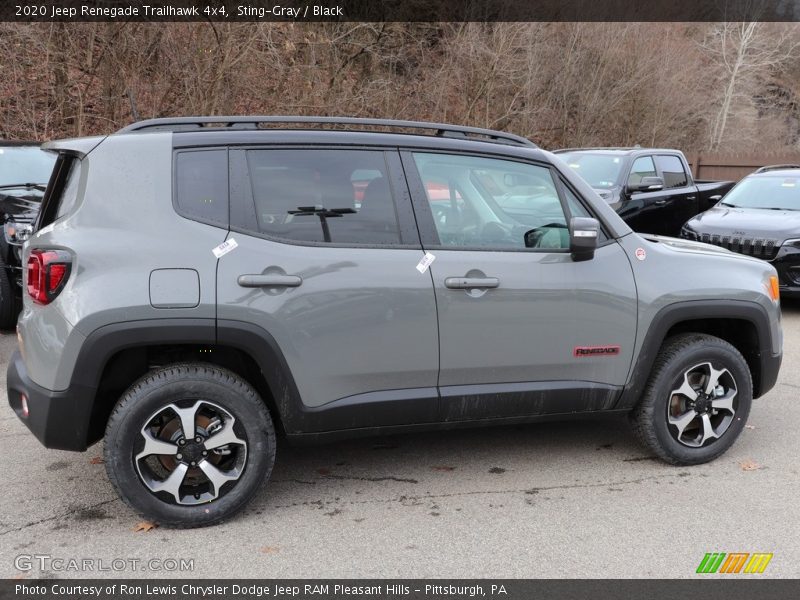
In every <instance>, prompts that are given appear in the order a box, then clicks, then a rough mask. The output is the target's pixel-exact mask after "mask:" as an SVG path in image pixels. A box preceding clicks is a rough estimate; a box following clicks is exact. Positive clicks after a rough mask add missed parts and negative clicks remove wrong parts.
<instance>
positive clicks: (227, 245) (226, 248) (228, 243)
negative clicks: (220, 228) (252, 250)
mask: <svg viewBox="0 0 800 600" xmlns="http://www.w3.org/2000/svg"><path fill="white" fill-rule="evenodd" d="M238 245H239V244H237V243H236V240H235V239H233V238H231V239H229V240H225V241H224V242H222V243H221V244H220V245H219V246H217V247H216V248H212V249H211V251H212V252H213V253H214V256H216V257H217V258H222V257H223V256H225V255H226V254H227V253H228V252H230V251H231V250H233V249H235V248H236V247H237V246H238Z"/></svg>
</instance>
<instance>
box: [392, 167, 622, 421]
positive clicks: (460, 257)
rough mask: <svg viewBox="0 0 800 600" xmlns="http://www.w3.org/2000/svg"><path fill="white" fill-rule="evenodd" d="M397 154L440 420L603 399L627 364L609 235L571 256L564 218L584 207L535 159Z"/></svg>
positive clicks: (603, 402)
mask: <svg viewBox="0 0 800 600" xmlns="http://www.w3.org/2000/svg"><path fill="white" fill-rule="evenodd" d="M403 164H404V167H405V169H406V173H407V175H408V176H409V182H410V187H411V191H412V195H413V198H414V202H415V208H416V214H417V218H418V222H419V226H420V231H421V232H422V235H423V242H424V245H425V248H426V250H428V251H429V252H431V253H432V254H433V255H434V256H435V257H436V258H435V260H434V262H433V263H432V264H431V265H430V272H431V273H432V275H433V282H434V288H435V290H436V299H437V304H438V311H439V332H440V362H441V369H440V373H439V386H440V388H439V391H440V394H441V403H442V419H443V420H465V419H474V418H485V417H513V416H525V415H538V414H546V413H561V412H574V411H585V410H596V409H602V408H609V407H610V406H612V405H613V402H614V401H615V399H616V396H617V392H618V391H619V390H620V389H621V386H622V385H624V383H625V378H626V376H627V372H628V368H629V366H630V363H631V358H632V352H633V343H634V338H635V334H636V290H635V286H634V281H633V274H632V271H631V266H630V263H629V261H628V259H627V257H626V256H625V254H624V252H623V250H622V248H621V247H620V246H619V245H618V244H617V243H616V242H615V241H614V240H609V239H607V238H606V239H604V240H603V243H602V244H601V247H600V248H598V250H597V253H596V255H595V257H594V259H592V260H587V261H583V262H575V261H573V260H572V258H571V256H570V253H569V249H568V248H569V235H568V229H567V223H568V217H569V216H570V215H573V216H590V213H589V212H588V210H587V209H586V207H585V206H584V205H583V203H582V202H581V201H580V200H579V198H578V197H577V196H576V195H575V193H574V190H571V189H569V188H568V187H567V186H566V184H565V182H563V181H562V180H561V178H560V177H559V176H558V173H557V171H555V170H553V169H551V168H550V167H549V165H545V164H537V163H528V162H520V161H515V160H506V159H503V158H497V157H489V156H482V155H471V154H445V153H433V152H413V153H412V152H409V153H405V152H404V153H403ZM564 207H568V210H566V211H565V208H564ZM567 213H569V214H567ZM530 231H535V233H534V234H533V235H532V236H530V237H531V239H532V240H534V241H535V244H534V246H533V247H526V244H525V233H526V232H530Z"/></svg>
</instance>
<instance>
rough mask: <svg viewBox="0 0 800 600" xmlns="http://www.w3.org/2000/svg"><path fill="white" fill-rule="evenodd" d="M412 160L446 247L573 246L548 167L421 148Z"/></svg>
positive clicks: (438, 231) (559, 248) (548, 248)
mask: <svg viewBox="0 0 800 600" xmlns="http://www.w3.org/2000/svg"><path fill="white" fill-rule="evenodd" d="M414 161H415V163H416V166H417V170H418V171H419V174H420V176H421V178H422V183H423V187H424V189H425V195H426V198H427V201H428V204H429V206H430V209H431V214H432V215H433V220H434V224H435V226H436V231H437V233H438V234H439V242H440V245H441V246H442V247H444V248H448V247H458V248H473V249H483V250H487V249H488V250H492V249H495V250H513V249H520V250H523V249H534V250H535V249H540V250H563V249H567V248H569V232H568V228H567V219H566V217H565V215H564V210H563V209H562V207H561V202H560V201H559V197H558V192H557V190H556V185H555V182H554V181H553V177H552V175H551V172H550V169H548V168H547V167H540V166H537V165H532V164H528V163H518V162H514V161H510V160H501V159H495V158H484V157H479V156H463V155H450V154H433V153H420V152H418V153H414ZM526 234H527V236H526ZM526 238H527V240H528V243H527V245H526Z"/></svg>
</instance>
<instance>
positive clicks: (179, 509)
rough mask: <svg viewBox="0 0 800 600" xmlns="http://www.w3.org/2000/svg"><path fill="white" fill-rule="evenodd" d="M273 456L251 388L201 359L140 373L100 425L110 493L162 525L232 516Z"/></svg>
mask: <svg viewBox="0 0 800 600" xmlns="http://www.w3.org/2000/svg"><path fill="white" fill-rule="evenodd" d="M274 462H275V430H274V428H273V425H272V420H271V419H270V416H269V413H268V412H267V409H266V407H265V405H264V403H263V401H262V400H261V398H260V397H259V396H258V394H257V393H256V391H255V390H254V389H253V388H252V387H251V386H250V385H249V384H248V383H247V382H245V381H244V380H242V379H241V378H240V377H238V376H237V375H235V374H234V373H232V372H230V371H227V370H225V369H222V368H219V367H216V366H212V365H207V364H202V363H198V364H181V365H175V366H171V367H166V368H163V369H159V370H157V371H154V372H152V373H148V374H147V375H145V376H144V377H142V378H141V379H140V380H139V381H138V382H136V383H135V384H134V385H133V386H131V388H130V389H129V390H128V391H127V392H125V394H124V395H123V397H122V398H121V399H120V401H119V403H118V404H117V406H116V408H115V409H114V412H113V413H112V415H111V418H110V419H109V422H108V426H107V429H106V442H105V464H106V469H107V471H108V476H109V478H110V479H111V482H112V483H113V484H114V487H115V488H116V489H117V492H118V493H119V495H120V496H121V497H122V498H123V500H125V501H126V502H127V503H128V504H129V505H130V506H131V507H132V508H134V509H135V510H137V511H138V512H140V513H141V514H142V515H144V516H145V517H146V518H148V519H150V520H152V521H155V522H158V523H161V524H164V525H167V526H174V527H200V526H204V525H212V524H215V523H218V522H220V521H222V520H224V519H227V518H229V517H231V516H232V515H234V514H235V513H236V512H238V511H239V510H241V509H242V508H243V507H244V506H245V504H247V502H248V501H249V500H250V498H252V496H253V495H254V494H255V493H256V491H257V490H258V487H259V486H260V484H261V483H262V482H263V481H264V480H265V479H266V478H268V477H269V474H270V472H271V471H272V466H273V464H274Z"/></svg>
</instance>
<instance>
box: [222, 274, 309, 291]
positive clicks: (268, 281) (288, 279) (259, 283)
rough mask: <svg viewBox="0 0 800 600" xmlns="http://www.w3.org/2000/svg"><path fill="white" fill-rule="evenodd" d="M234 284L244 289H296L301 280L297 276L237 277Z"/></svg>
mask: <svg viewBox="0 0 800 600" xmlns="http://www.w3.org/2000/svg"><path fill="white" fill-rule="evenodd" d="M236 282H237V283H238V284H239V285H240V286H242V287H246V288H254V287H297V286H299V285H300V284H301V283H303V279H302V278H301V277H298V276H297V275H239V278H238V279H237V280H236Z"/></svg>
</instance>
